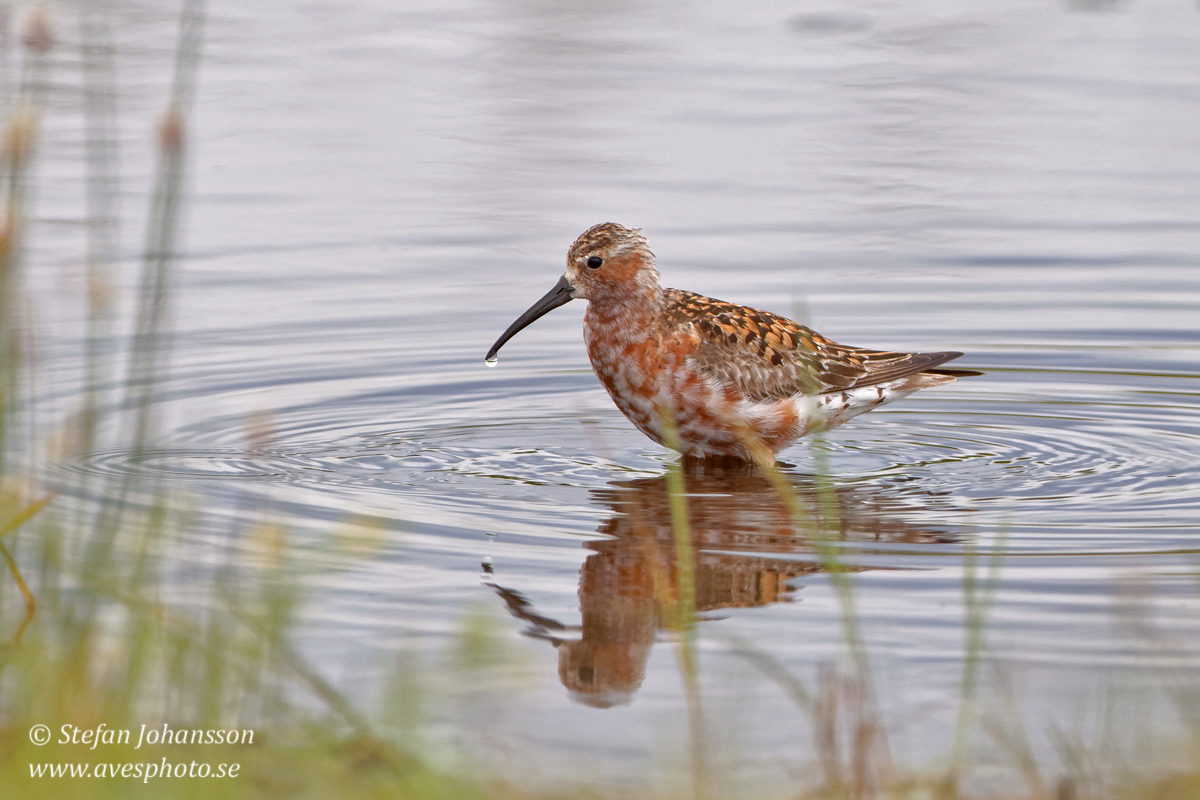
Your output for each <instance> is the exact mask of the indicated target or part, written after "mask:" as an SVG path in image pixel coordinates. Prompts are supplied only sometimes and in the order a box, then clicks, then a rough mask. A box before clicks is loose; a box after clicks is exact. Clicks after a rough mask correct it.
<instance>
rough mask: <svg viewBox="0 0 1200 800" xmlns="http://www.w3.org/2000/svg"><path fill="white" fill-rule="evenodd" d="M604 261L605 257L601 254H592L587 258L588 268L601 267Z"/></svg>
mask: <svg viewBox="0 0 1200 800" xmlns="http://www.w3.org/2000/svg"><path fill="white" fill-rule="evenodd" d="M603 263H604V259H603V258H601V257H600V256H592V257H591V258H589V259H588V260H587V265H588V269H600V265H601V264H603Z"/></svg>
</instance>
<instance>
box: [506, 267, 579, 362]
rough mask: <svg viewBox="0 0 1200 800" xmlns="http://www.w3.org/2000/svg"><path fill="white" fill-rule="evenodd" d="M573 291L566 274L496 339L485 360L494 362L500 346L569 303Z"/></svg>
mask: <svg viewBox="0 0 1200 800" xmlns="http://www.w3.org/2000/svg"><path fill="white" fill-rule="evenodd" d="M572 291H573V289H572V287H571V284H570V283H568V282H567V276H566V275H564V276H562V277H561V278H559V279H558V283H556V284H554V288H553V289H551V290H550V291H548V292H546V294H545V295H543V297H542V299H541V300H538V301H537V302H536V303H534V304H533V305H531V306H530V307H529V310H528V311H526V312H525V313H524V314H522V315H521V316H519V317H517V319H516V321H515V322H513V324H512V325H509V326H508V330H506V331H505V332H504V333H502V334H500V338H499V339H497V340H496V343H495V344H494V345H492V349H491V350H488V352H487V356H486V357H485V358H484V360H485V361H487V362H488V363H489V364H491V363H494V362H495V361H496V353H499V352H500V348H501V347H504V343H505V342H507V341H508V340H509V339H511V338H512V337H514V336H516V335H517V333H518V332H519V331H520V330H521V329H522V328H524V327H525V326H526V325H528V324H529V323H531V322H533V321H534V320H535V319H537V318H538V317H542V316H545V315H546V314H549V313H550V312H551V311H553V310H554V309H556V308H558V307H559V306H565V305H566V304H567V303H569V302H571V300H572V299H573V298H572V297H571V292H572Z"/></svg>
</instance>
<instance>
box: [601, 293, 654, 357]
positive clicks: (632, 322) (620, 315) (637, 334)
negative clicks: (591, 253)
mask: <svg viewBox="0 0 1200 800" xmlns="http://www.w3.org/2000/svg"><path fill="white" fill-rule="evenodd" d="M661 308H662V290H661V289H660V288H658V287H657V286H654V287H647V288H645V289H643V290H642V291H638V292H630V293H623V294H621V295H610V296H602V297H596V298H593V299H590V300H588V307H587V311H586V312H585V313H584V318H583V319H584V331H585V336H586V339H587V343H588V349H589V350H592V349H593V343H597V342H607V343H609V344H611V345H625V344H632V343H636V342H644V341H646V340H647V339H648V338H651V337H654V336H656V335H657V333H658V325H659V312H660V311H661Z"/></svg>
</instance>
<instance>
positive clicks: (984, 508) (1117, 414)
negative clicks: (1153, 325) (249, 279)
mask: <svg viewBox="0 0 1200 800" xmlns="http://www.w3.org/2000/svg"><path fill="white" fill-rule="evenodd" d="M1036 379H1037V383H1032V382H1031V380H1032V375H1031V374H1023V373H1021V372H1020V371H1010V372H1008V373H1005V374H1000V375H997V376H994V377H992V378H991V379H989V378H981V379H976V380H975V381H972V382H970V383H966V382H964V383H963V384H962V387H963V388H960V389H948V390H943V392H942V394H941V396H940V398H938V399H936V401H935V398H934V396H933V394H932V393H930V397H929V398H928V399H929V400H930V401H931V402H937V403H938V405H937V406H930V407H927V408H924V409H922V408H918V407H916V405H915V403H914V402H913V401H910V404H909V405H908V406H900V405H897V406H895V407H893V408H891V409H888V410H885V411H883V412H882V413H880V412H877V413H875V414H872V415H870V416H869V417H864V418H862V419H861V420H857V421H855V422H852V423H851V424H849V425H847V426H844V427H842V428H840V429H838V430H837V431H835V432H834V433H833V434H831V435H830V437H829V439H828V444H827V445H825V447H827V448H828V449H829V450H830V451H831V458H830V459H829V462H830V463H831V464H832V466H833V468H834V470H835V472H836V474H837V475H838V476H839V477H840V478H841V479H844V480H845V481H846V482H849V483H854V484H871V483H873V484H878V485H879V486H881V487H886V486H896V485H898V484H899V483H901V482H907V481H915V482H917V483H919V484H920V485H921V486H922V487H923V488H922V490H923V492H924V493H926V494H928V495H945V496H953V497H955V498H956V502H957V504H958V505H957V512H959V513H961V514H964V515H969V516H970V519H971V523H970V524H972V525H983V526H984V527H985V528H986V527H996V526H1001V525H1003V526H1004V527H1006V528H1007V529H1008V530H1010V531H1012V532H1015V533H1020V532H1022V531H1024V532H1026V533H1025V535H1026V536H1027V537H1028V539H1029V541H1033V540H1034V539H1036V536H1037V532H1038V531H1047V532H1049V531H1058V532H1059V534H1061V532H1062V531H1063V530H1065V529H1079V531H1080V532H1079V534H1078V536H1077V537H1075V538H1073V539H1072V541H1073V542H1075V544H1076V545H1082V544H1083V543H1084V542H1092V543H1093V544H1095V543H1096V540H1097V539H1098V538H1103V539H1105V544H1104V546H1111V545H1112V540H1111V537H1112V535H1114V533H1115V532H1120V531H1122V530H1124V531H1129V530H1132V529H1155V530H1162V531H1166V530H1170V529H1194V527H1195V525H1196V520H1195V514H1194V509H1195V508H1196V507H1197V506H1198V505H1200V480H1197V477H1198V473H1197V458H1196V454H1197V453H1200V428H1197V426H1195V424H1194V420H1195V419H1196V418H1197V412H1198V411H1200V392H1196V391H1195V390H1196V389H1197V385H1198V384H1200V378H1196V377H1194V376H1177V377H1175V378H1170V377H1166V378H1164V377H1161V376H1160V377H1158V378H1156V379H1155V386H1154V393H1153V394H1151V393H1150V392H1149V391H1147V390H1143V389H1141V388H1130V387H1128V386H1124V387H1123V386H1120V385H1117V384H1118V383H1120V382H1121V380H1120V379H1119V376H1118V377H1116V378H1114V377H1113V376H1103V375H1092V376H1089V377H1088V378H1087V379H1086V380H1083V381H1081V380H1080V379H1079V378H1078V376H1071V375H1070V374H1068V373H1062V374H1060V375H1057V376H1056V375H1054V374H1053V373H1049V374H1048V373H1047V372H1046V371H1045V370H1040V371H1039V372H1038V373H1037V375H1036ZM955 392H957V394H956V393H955ZM386 400H387V398H386V397H380V398H378V399H377V400H376V404H375V405H371V404H367V405H366V406H365V407H364V406H363V404H362V403H361V402H358V403H356V404H355V405H356V411H357V412H358V413H359V414H360V419H361V421H359V422H346V421H345V420H344V419H343V426H344V429H342V430H340V431H339V430H338V428H337V423H336V421H335V420H336V419H338V418H339V417H340V415H341V414H342V411H341V409H340V408H339V405H338V403H337V402H328V401H327V402H322V403H320V404H311V405H304V406H297V407H296V408H294V409H291V410H290V411H285V412H281V414H280V417H279V419H278V420H277V434H276V436H275V438H274V439H273V441H272V446H271V447H269V448H260V449H257V450H252V449H241V450H239V449H237V448H235V447H230V446H228V442H229V441H230V440H231V439H233V438H235V431H234V429H235V428H236V427H237V426H240V424H241V420H240V418H238V419H234V418H228V419H227V420H226V423H227V424H225V425H219V424H218V425H214V424H211V421H210V424H207V425H205V426H203V427H202V428H198V429H197V431H198V432H199V433H198V435H197V436H196V438H197V441H196V443H195V445H194V446H181V447H176V448H158V449H153V450H149V451H145V452H141V453H137V452H132V451H122V450H105V451H98V452H93V453H87V454H83V455H80V456H78V457H77V458H75V459H74V460H73V461H72V462H71V465H70V468H71V469H73V470H75V471H77V472H83V473H89V474H101V475H109V476H116V477H125V476H132V477H137V476H141V477H146V476H157V477H160V478H163V479H167V480H177V481H218V482H220V481H227V480H229V481H251V482H274V483H282V484H287V485H292V486H303V487H307V488H312V489H321V488H328V489H334V488H340V489H343V490H346V491H354V492H358V493H366V494H383V495H387V494H389V493H398V492H399V493H405V490H413V491H420V492H435V493H436V492H439V491H444V492H453V493H455V495H456V496H458V497H460V498H463V499H464V500H468V499H470V498H472V497H484V496H486V497H490V498H492V499H493V500H496V499H498V498H502V497H503V496H504V494H505V492H506V491H511V490H506V489H505V488H504V487H506V486H508V487H517V486H524V487H527V488H528V487H560V488H567V489H577V490H581V489H594V488H597V487H602V486H604V485H606V484H607V483H609V482H611V481H612V480H615V479H622V478H630V477H638V476H643V475H653V474H657V473H660V472H661V471H662V467H663V464H664V463H665V462H666V460H667V458H666V456H665V454H664V453H662V452H661V451H659V450H658V449H657V448H655V447H654V446H653V445H652V444H651V443H649V442H648V441H646V440H643V439H641V438H640V437H637V436H636V435H635V434H632V433H630V432H629V431H627V430H625V428H626V426H625V425H624V422H623V420H621V419H620V417H619V416H617V412H616V411H615V410H614V411H610V412H608V414H609V416H607V417H604V418H602V419H601V420H600V421H599V426H598V427H599V432H597V430H596V429H597V426H596V425H586V424H582V423H581V420H580V419H579V418H575V417H563V418H558V419H530V418H528V417H525V418H521V417H516V416H515V415H514V416H511V417H509V418H507V419H506V418H504V417H501V418H498V419H495V420H494V421H491V422H487V423H471V424H463V423H462V422H461V421H455V422H452V423H447V422H445V421H444V418H443V420H442V421H440V422H439V421H435V420H430V421H428V422H425V423H412V422H409V423H406V427H405V430H404V431H403V432H398V431H396V430H387V429H383V430H381V429H380V428H379V427H373V426H376V425H377V422H378V421H379V420H389V419H395V418H396V414H395V410H394V409H392V408H386ZM561 400H562V407H563V408H571V407H579V406H578V405H577V403H576V401H577V398H576V397H574V396H573V395H572V394H571V393H570V392H565V393H564V394H563V396H562V397H561ZM451 416H453V415H452V414H451ZM602 440H603V444H604V445H605V446H604V447H601V446H599V445H598V443H600V442H602ZM212 441H220V442H222V446H220V447H211V446H209V443H211V442H212ZM534 443H536V445H535V444H534ZM614 443H615V446H614V447H612V448H611V449H610V448H609V447H608V446H607V445H613V444H614ZM289 445H291V446H289ZM597 451H603V452H604V455H603V456H601V455H597V454H596V453H597ZM784 458H785V459H786V460H787V461H788V462H790V464H791V465H792V466H791V467H790V468H789V469H790V471H792V472H795V473H803V472H805V471H807V470H810V469H811V468H812V461H811V459H810V457H809V454H808V453H807V452H806V448H805V446H804V445H803V444H802V445H800V446H797V447H794V448H793V449H792V450H790V451H788V452H786V453H785V454H784ZM513 499H515V497H514V498H513ZM562 500H563V498H562V496H560V495H558V494H555V493H553V492H543V493H541V494H534V495H522V497H521V502H523V503H531V504H533V505H534V506H539V505H540V506H545V507H546V508H551V507H553V506H554V505H555V504H556V503H560V502H562ZM940 508H941V513H950V514H953V513H955V509H954V507H951V506H947V505H945V504H943V505H942V506H941V507H940ZM517 513H519V512H517ZM964 519H965V517H964ZM959 521H960V522H961V521H963V520H959ZM1056 536H1057V538H1059V539H1061V536H1060V535H1056ZM1061 544H1062V543H1061V542H1057V543H1056V546H1061ZM1148 544H1149V543H1148V542H1146V541H1141V542H1137V543H1133V542H1130V543H1129V546H1130V547H1132V546H1135V545H1136V546H1139V547H1141V546H1146V545H1148ZM1177 544H1178V543H1177ZM1013 545H1014V546H1015V547H1017V548H1018V549H1019V548H1020V547H1021V546H1022V539H1021V538H1020V537H1019V536H1018V537H1015V538H1014V540H1013Z"/></svg>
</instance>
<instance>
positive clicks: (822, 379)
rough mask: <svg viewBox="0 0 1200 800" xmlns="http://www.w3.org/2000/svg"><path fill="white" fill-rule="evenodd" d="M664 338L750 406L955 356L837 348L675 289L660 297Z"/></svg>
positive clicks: (782, 323) (889, 376) (810, 333)
mask: <svg viewBox="0 0 1200 800" xmlns="http://www.w3.org/2000/svg"><path fill="white" fill-rule="evenodd" d="M663 316H664V319H665V321H666V323H667V326H668V334H669V335H673V336H680V337H686V338H690V339H691V340H692V341H691V344H692V347H690V348H689V349H690V350H691V351H692V353H691V358H692V361H693V363H694V364H695V365H696V367H697V368H698V369H699V371H700V373H701V374H702V375H704V376H705V377H711V378H715V379H716V380H717V381H718V382H720V383H722V384H725V385H727V386H732V387H734V388H736V389H737V390H738V391H739V392H741V393H742V395H744V396H745V397H746V398H747V399H750V400H758V401H764V400H782V399H784V398H787V397H793V396H795V395H797V394H808V395H812V394H824V393H826V392H840V391H845V390H847V389H855V388H858V387H860V386H874V385H875V384H879V383H885V382H887V381H892V380H896V379H898V378H903V377H906V376H908V375H915V374H917V373H921V372H925V371H926V370H929V369H932V368H934V367H936V366H938V365H939V364H944V363H946V362H947V361H950V360H952V359H955V358H958V357H959V356H960V355H962V353H949V352H947V353H892V352H884V351H878V350H864V349H862V348H858V347H845V346H843V345H840V344H838V343H837V342H834V341H832V340H831V339H828V338H826V337H824V336H822V335H821V334H819V333H817V332H816V331H814V330H811V329H809V328H806V327H804V326H803V325H798V324H796V323H795V322H792V321H791V320H789V319H785V318H784V317H781V316H778V315H777V314H772V313H770V312H768V311H759V310H758V309H755V308H747V307H746V306H739V305H734V304H733V303H726V302H723V301H721V300H714V299H712V298H711V297H704V296H703V295H698V294H694V293H692V292H686V291H683V290H681V289H664V290H663Z"/></svg>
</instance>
